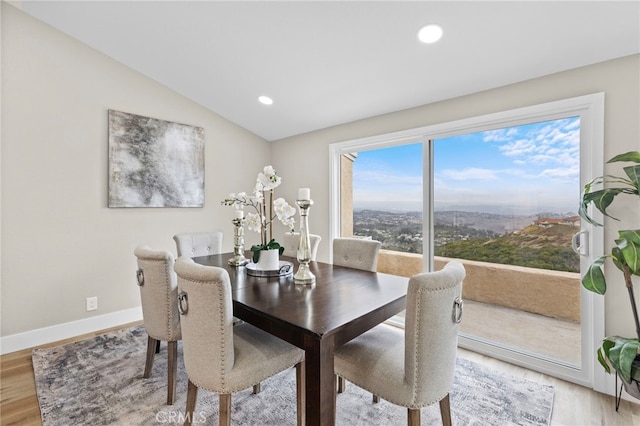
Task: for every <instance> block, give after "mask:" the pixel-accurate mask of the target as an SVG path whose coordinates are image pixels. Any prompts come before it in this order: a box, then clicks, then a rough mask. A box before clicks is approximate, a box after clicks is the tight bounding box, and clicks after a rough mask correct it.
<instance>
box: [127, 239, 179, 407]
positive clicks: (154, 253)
mask: <svg viewBox="0 0 640 426" xmlns="http://www.w3.org/2000/svg"><path fill="white" fill-rule="evenodd" d="M134 255H135V256H136V258H137V262H138V270H137V272H136V280H137V283H138V286H139V288H140V300H141V303H142V318H143V321H144V328H145V330H146V332H147V335H148V338H147V359H146V362H145V367H144V373H143V375H142V377H144V378H148V377H150V376H151V369H152V367H153V359H154V356H155V354H156V351H157V350H158V349H159V347H160V342H161V341H166V342H168V343H167V404H168V405H172V404H173V403H174V401H175V395H176V375H177V369H178V340H180V339H181V338H182V332H181V328H180V315H179V314H178V284H177V280H176V273H175V272H174V270H173V267H174V263H175V260H174V257H173V254H171V253H170V252H168V251H164V250H151V249H150V248H149V247H148V246H138V247H136V249H135V250H134Z"/></svg>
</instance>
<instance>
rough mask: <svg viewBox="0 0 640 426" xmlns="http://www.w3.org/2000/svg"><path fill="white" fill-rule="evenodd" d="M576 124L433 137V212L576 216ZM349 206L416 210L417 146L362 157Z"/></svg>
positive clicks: (418, 204)
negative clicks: (441, 137)
mask: <svg viewBox="0 0 640 426" xmlns="http://www.w3.org/2000/svg"><path fill="white" fill-rule="evenodd" d="M579 128H580V120H579V118H578V117H574V118H566V119H560V120H555V121H547V122H541V123H535V124H528V125H523V126H518V127H509V128H504V129H497V130H491V131H485V132H478V133H472V134H466V135H462V136H454V137H449V138H443V139H437V140H436V141H435V147H434V153H435V160H434V163H435V164H434V172H435V175H434V178H435V180H434V185H435V195H434V196H435V203H436V210H454V209H455V210H467V211H486V212H492V213H504V214H533V213H539V212H548V211H551V212H556V213H565V212H573V213H575V212H576V210H577V207H578V202H579V198H580V190H581V188H580V184H579V173H580V167H579V166H580V164H579V163H580V160H579V152H580V133H579V130H580V129H579ZM353 185H354V197H353V198H354V207H355V208H356V209H357V208H379V209H385V210H391V209H397V210H422V209H421V204H422V144H420V143H418V144H412V145H405V146H399V147H392V148H384V149H378V150H372V151H361V152H359V153H358V158H357V159H356V161H355V163H354V172H353Z"/></svg>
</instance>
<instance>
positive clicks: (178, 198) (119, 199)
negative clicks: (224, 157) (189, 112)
mask: <svg viewBox="0 0 640 426" xmlns="http://www.w3.org/2000/svg"><path fill="white" fill-rule="evenodd" d="M202 206H204V129H203V128H201V127H194V126H188V125H186V124H178V123H173V122H170V121H164V120H159V119H156V118H149V117H143V116H140V115H136V114H129V113H126V112H120V111H114V110H109V207H202Z"/></svg>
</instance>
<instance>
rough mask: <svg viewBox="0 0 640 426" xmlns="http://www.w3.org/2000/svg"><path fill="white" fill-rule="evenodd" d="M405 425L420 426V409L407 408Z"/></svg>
mask: <svg viewBox="0 0 640 426" xmlns="http://www.w3.org/2000/svg"><path fill="white" fill-rule="evenodd" d="M407 425H408V426H420V409H415V408H407Z"/></svg>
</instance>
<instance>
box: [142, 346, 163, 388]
mask: <svg viewBox="0 0 640 426" xmlns="http://www.w3.org/2000/svg"><path fill="white" fill-rule="evenodd" d="M158 343H160V341H159V340H156V339H154V338H153V337H151V336H148V337H147V361H146V362H145V364H144V374H143V375H142V377H144V378H145V379H146V378H148V377H149V376H151V368H152V367H153V357H154V355H155V354H156V346H157V345H158Z"/></svg>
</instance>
